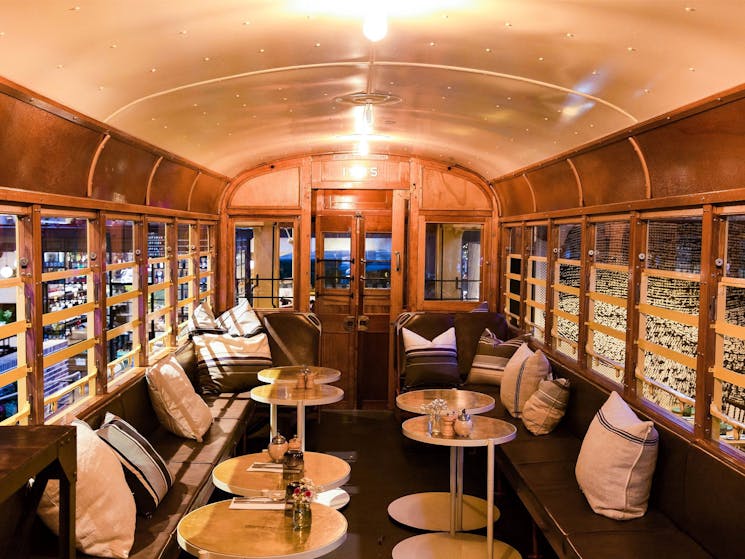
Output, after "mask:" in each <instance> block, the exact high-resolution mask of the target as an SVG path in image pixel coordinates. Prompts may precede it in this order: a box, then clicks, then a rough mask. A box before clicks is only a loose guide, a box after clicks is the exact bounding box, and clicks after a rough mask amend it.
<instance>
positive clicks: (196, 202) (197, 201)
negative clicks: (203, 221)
mask: <svg viewBox="0 0 745 559" xmlns="http://www.w3.org/2000/svg"><path fill="white" fill-rule="evenodd" d="M226 183H227V181H225V180H224V179H222V178H220V177H216V176H214V175H208V174H201V175H199V178H198V179H197V184H195V185H194V190H193V191H192V194H191V200H189V211H192V212H202V213H212V214H217V211H218V204H219V203H220V196H221V195H222V193H223V190H225V188H226Z"/></svg>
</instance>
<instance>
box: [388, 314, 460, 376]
mask: <svg viewBox="0 0 745 559" xmlns="http://www.w3.org/2000/svg"><path fill="white" fill-rule="evenodd" d="M402 336H403V340H404V348H405V350H406V364H405V368H404V388H406V389H412V388H425V387H446V388H451V387H455V386H459V385H460V384H461V378H460V373H459V371H458V359H457V350H456V345H455V328H449V329H448V330H446V331H445V332H443V333H442V334H440V335H438V336H436V337H435V338H433V339H431V340H428V339H427V338H424V337H423V336H420V335H419V334H416V333H414V332H412V331H411V330H408V329H407V328H404V329H403V330H402Z"/></svg>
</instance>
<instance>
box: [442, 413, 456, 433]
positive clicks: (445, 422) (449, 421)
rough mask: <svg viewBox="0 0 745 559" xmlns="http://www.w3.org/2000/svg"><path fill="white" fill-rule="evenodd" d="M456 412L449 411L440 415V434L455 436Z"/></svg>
mask: <svg viewBox="0 0 745 559" xmlns="http://www.w3.org/2000/svg"><path fill="white" fill-rule="evenodd" d="M455 418H456V415H455V412H453V411H449V412H447V413H444V414H443V415H442V416H441V417H440V436H442V437H453V436H454V435H455V427H454V424H455Z"/></svg>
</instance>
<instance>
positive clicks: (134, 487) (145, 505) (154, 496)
mask: <svg viewBox="0 0 745 559" xmlns="http://www.w3.org/2000/svg"><path fill="white" fill-rule="evenodd" d="M96 433H97V434H98V436H99V437H101V440H103V441H104V442H105V443H106V444H108V445H109V446H110V447H111V448H112V449H114V452H116V454H117V456H118V457H119V461H120V462H121V463H122V469H123V470H124V479H125V480H126V481H127V485H129V488H130V489H131V491H132V495H133V496H134V498H135V506H136V507H137V512H139V513H140V514H142V515H144V516H151V515H152V514H153V512H155V509H156V507H157V506H158V505H159V504H160V502H161V501H162V500H163V499H164V497H165V496H166V493H167V492H168V490H169V489H170V488H171V485H173V476H171V472H169V471H168V466H166V463H165V462H164V461H163V458H162V457H161V456H160V454H158V452H157V451H156V450H155V449H154V448H153V445H151V444H150V442H149V441H148V440H147V439H146V438H145V437H143V436H142V435H141V434H140V433H139V432H138V431H137V429H135V428H134V427H133V426H132V425H130V424H129V423H127V422H126V421H124V420H123V419H122V418H121V417H117V416H116V415H114V414H113V413H111V412H106V416H105V417H104V420H103V424H102V425H101V427H99V428H98V429H97V430H96Z"/></svg>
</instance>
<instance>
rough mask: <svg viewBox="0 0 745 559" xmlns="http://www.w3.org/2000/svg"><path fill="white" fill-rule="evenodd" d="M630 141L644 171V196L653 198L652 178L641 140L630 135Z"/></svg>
mask: <svg viewBox="0 0 745 559" xmlns="http://www.w3.org/2000/svg"><path fill="white" fill-rule="evenodd" d="M628 141H629V143H630V144H631V147H632V148H634V153H636V156H637V157H638V158H639V165H640V166H641V168H642V173H644V196H645V197H646V198H647V199H651V198H652V180H651V179H650V177H649V166H648V165H647V158H646V157H644V152H643V151H642V148H641V146H640V145H639V142H637V141H636V138H634V137H633V136H629V138H628Z"/></svg>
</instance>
